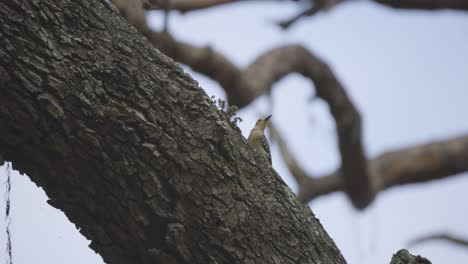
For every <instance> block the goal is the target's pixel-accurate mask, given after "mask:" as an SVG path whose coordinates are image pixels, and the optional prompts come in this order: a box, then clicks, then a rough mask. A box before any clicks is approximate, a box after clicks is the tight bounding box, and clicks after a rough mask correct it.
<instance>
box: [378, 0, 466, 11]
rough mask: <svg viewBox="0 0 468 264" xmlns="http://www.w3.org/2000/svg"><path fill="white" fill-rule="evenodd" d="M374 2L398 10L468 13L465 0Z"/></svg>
mask: <svg viewBox="0 0 468 264" xmlns="http://www.w3.org/2000/svg"><path fill="white" fill-rule="evenodd" d="M374 1H375V2H377V3H379V4H382V5H386V6H389V7H392V8H398V9H421V10H441V9H452V10H465V11H468V1H466V0H401V1H395V0H374Z"/></svg>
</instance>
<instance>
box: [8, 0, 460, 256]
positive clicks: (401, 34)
mask: <svg viewBox="0 0 468 264" xmlns="http://www.w3.org/2000/svg"><path fill="white" fill-rule="evenodd" d="M298 11H299V8H298V6H297V5H295V4H293V3H283V2H281V3H275V2H269V1H268V2H263V3H262V2H261V1H258V2H253V3H239V4H235V5H226V6H224V7H219V8H214V9H210V10H206V11H200V12H193V13H190V14H187V15H184V16H182V15H177V14H173V15H172V16H171V20H170V30H171V32H172V33H173V34H174V35H175V36H176V37H177V38H179V39H181V40H184V41H187V42H190V43H193V44H197V45H210V46H211V47H212V48H214V49H215V50H217V51H220V52H222V53H223V54H225V55H226V56H227V57H229V58H230V59H231V60H232V61H233V62H235V63H236V64H238V65H239V66H241V67H243V66H246V65H248V64H249V63H250V62H251V61H253V60H254V59H255V58H256V57H257V56H258V55H260V54H261V53H263V52H265V51H267V50H269V49H271V48H274V47H278V46H280V45H286V44H291V43H299V44H302V45H304V46H305V47H307V48H308V49H309V50H310V51H312V52H313V53H315V54H316V55H318V56H320V57H321V58H323V59H324V60H325V61H326V62H327V63H328V64H329V65H330V66H331V67H332V69H333V71H334V72H335V74H336V76H337V77H338V78H339V80H340V81H341V82H342V83H343V85H344V86H345V88H346V89H347V92H348V94H349V95H350V97H351V98H352V100H353V102H354V103H355V104H356V106H357V107H358V108H359V110H360V112H361V115H362V117H363V141H364V145H365V150H366V153H367V155H368V156H369V157H374V156H376V155H379V154H380V153H383V152H385V151H391V150H395V149H398V148H401V147H405V146H409V145H413V144H419V143H425V142H430V141H432V140H440V139H446V138H450V137H453V136H457V135H462V134H467V133H468V121H467V119H466V113H468V104H467V103H466V101H467V99H468V45H467V44H468V14H466V13H461V12H453V11H438V12H424V11H408V10H394V9H389V8H386V7H383V6H380V5H376V4H373V3H371V2H366V1H357V2H353V3H347V4H342V5H340V6H338V7H337V8H334V9H332V10H331V11H329V12H327V13H321V14H318V15H316V16H315V17H313V18H306V19H303V20H301V21H300V22H298V23H297V24H296V25H294V26H293V27H292V28H291V29H289V30H288V31H282V30H280V29H279V28H278V27H276V26H275V25H274V22H275V21H278V20H281V19H285V18H288V17H289V16H291V15H294V14H295V13H296V12H298ZM149 18H150V22H151V25H152V26H153V27H154V28H160V26H161V16H160V15H159V14H158V13H156V12H155V13H152V14H150V16H149ZM184 69H186V70H187V72H189V73H190V74H191V75H192V76H193V77H194V78H195V79H196V80H197V81H198V82H199V83H200V86H201V87H202V88H204V89H205V90H206V92H207V93H208V95H210V96H211V95H214V96H216V97H217V98H225V95H224V92H223V90H222V89H221V88H220V87H219V85H218V84H217V83H215V82H213V81H211V80H209V79H208V78H206V77H205V76H202V75H200V74H196V73H194V72H192V71H191V70H190V69H188V68H187V67H184ZM311 95H313V84H312V83H311V82H310V81H308V80H306V79H304V78H302V77H300V76H299V75H294V74H293V75H290V76H288V77H286V78H284V79H282V80H281V81H280V82H278V83H277V84H275V87H274V89H273V103H274V106H275V107H274V109H273V113H272V114H273V121H274V122H275V123H276V125H277V126H278V127H279V130H280V132H282V135H283V136H284V137H285V139H286V140H287V142H288V144H289V146H290V147H291V149H292V150H293V152H294V155H295V156H296V157H297V158H298V160H299V162H300V164H301V166H303V168H304V169H305V170H306V171H308V172H310V173H312V174H314V175H323V174H326V173H327V172H330V171H332V170H334V169H335V168H336V167H337V166H339V154H338V149H337V144H336V137H335V127H334V123H333V121H332V119H331V117H330V114H329V112H328V107H327V106H326V104H324V103H323V102H321V101H315V102H310V101H308V100H307V99H308V98H310V96H311ZM269 109H270V107H269V101H268V100H267V99H266V98H265V97H261V98H259V99H257V100H256V101H255V102H253V103H252V104H251V105H250V106H249V107H247V108H245V109H242V110H241V111H239V112H238V115H239V116H240V117H242V118H243V119H244V121H243V122H242V123H241V124H240V125H239V126H240V128H241V129H242V131H243V134H244V136H247V135H248V131H249V130H250V129H251V128H252V127H253V125H254V122H255V120H256V119H257V118H258V116H263V115H267V114H270V112H269ZM272 150H273V164H274V165H273V167H274V169H275V170H277V171H278V173H279V174H280V175H281V176H282V177H283V179H284V180H285V181H286V183H287V184H288V185H289V186H290V187H291V188H292V189H293V190H294V191H296V190H297V186H296V183H295V182H294V180H293V179H292V178H291V176H290V174H289V172H288V170H287V168H286V167H285V165H284V164H283V163H282V161H281V158H280V154H279V152H278V149H277V146H276V145H273V146H272ZM467 176H468V174H464V175H460V176H456V177H451V178H448V179H444V180H440V181H433V182H430V183H425V184H417V185H408V186H404V187H397V188H392V189H390V190H388V191H385V192H383V193H380V194H379V195H378V197H377V199H376V201H375V202H374V203H373V204H372V205H371V206H370V207H369V208H368V209H366V210H364V211H356V210H355V209H353V207H352V206H351V204H350V202H349V201H348V198H347V197H346V196H345V195H344V194H342V193H335V194H331V195H328V196H325V197H322V198H319V199H316V200H314V201H313V202H311V203H310V204H309V205H310V206H311V208H312V210H313V212H314V213H315V215H316V216H317V217H318V218H319V219H320V222H321V223H322V224H323V225H324V227H325V229H326V231H327V232H328V233H329V235H330V236H331V237H332V239H333V240H334V241H335V242H336V244H337V246H338V248H339V249H340V250H341V252H342V254H343V255H344V257H345V259H346V260H347V262H348V263H350V264H371V263H372V264H375V263H389V262H390V259H391V256H392V254H393V253H395V252H396V251H397V250H398V249H400V248H404V247H406V246H407V243H408V241H410V240H411V239H413V238H415V237H417V236H420V235H424V234H428V233H432V232H440V231H448V232H452V233H454V234H458V235H460V236H464V237H466V238H468V210H467V209H468V205H467V204H465V203H464V202H463V201H466V200H467V199H468V193H467V192H466V190H467V187H468V177H467ZM5 179H6V167H5V166H3V167H0V182H4V181H5ZM4 189H5V188H4V185H3V184H0V195H3V194H4ZM11 195H12V197H11V200H12V225H11V229H12V234H13V257H14V261H15V263H16V264H26V263H49V264H55V263H69V264H75V263H76V264H78V263H80V264H81V263H89V264H90V263H96V264H98V263H103V261H102V258H101V257H100V256H99V255H97V254H96V253H95V252H94V251H92V250H91V249H89V248H88V245H89V241H88V240H86V239H85V238H84V237H83V236H82V235H81V234H80V233H79V232H78V230H77V229H76V227H75V226H74V225H73V224H72V223H70V222H69V221H68V220H67V218H66V216H65V215H64V214H63V213H62V212H61V211H59V210H56V209H54V208H52V207H50V206H49V205H48V204H47V203H46V200H47V196H46V195H45V193H44V191H43V190H42V189H41V188H38V187H37V186H36V185H35V184H34V183H32V182H31V181H30V180H29V178H28V177H27V176H25V175H22V176H21V175H18V174H17V173H16V172H14V171H13V172H12V193H11ZM4 206H5V204H4V203H0V212H4ZM0 219H3V216H2V215H0ZM4 230H5V223H4V222H3V221H0V251H2V250H3V249H4V248H5V238H6V236H5V231H4ZM410 251H411V252H412V253H413V254H420V255H422V256H425V257H427V258H429V259H430V260H431V261H432V263H434V264H437V263H468V249H464V248H461V247H458V246H455V245H451V244H447V243H444V242H431V243H426V244H421V245H419V246H415V247H412V248H410Z"/></svg>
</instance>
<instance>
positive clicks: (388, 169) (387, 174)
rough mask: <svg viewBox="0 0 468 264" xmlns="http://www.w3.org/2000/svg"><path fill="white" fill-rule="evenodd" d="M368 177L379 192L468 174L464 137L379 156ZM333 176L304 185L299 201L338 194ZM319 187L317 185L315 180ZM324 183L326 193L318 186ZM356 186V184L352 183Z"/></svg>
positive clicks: (467, 141)
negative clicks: (319, 181) (372, 180)
mask: <svg viewBox="0 0 468 264" xmlns="http://www.w3.org/2000/svg"><path fill="white" fill-rule="evenodd" d="M368 164H369V166H370V167H371V169H370V171H371V177H372V178H373V179H374V182H376V183H378V185H377V186H376V188H377V189H378V190H380V191H382V190H385V189H389V188H391V187H394V186H399V185H404V184H411V183H421V182H426V181H431V180H436V179H443V178H447V177H450V176H453V175H456V174H459V173H462V172H466V171H468V135H464V136H460V137H455V138H452V139H448V140H443V141H438V142H433V143H429V144H422V145H416V146H412V147H407V148H403V149H400V150H397V151H393V152H388V153H385V154H382V155H380V156H378V157H376V158H374V159H372V160H370V161H368ZM340 173H341V172H340V171H339V170H337V171H336V172H334V173H332V174H329V175H326V176H322V177H320V178H315V179H314V178H310V179H308V180H307V181H306V182H305V186H304V188H303V190H304V191H303V192H302V193H300V195H299V199H300V200H301V201H303V202H308V201H311V200H312V199H314V198H316V197H318V196H320V195H323V194H328V193H330V192H334V191H339V190H341V187H340V182H339V180H337V179H340V177H339V176H337V175H339V174H340ZM319 179H320V180H321V181H322V182H321V183H317V181H318V180H319ZM323 182H326V183H327V184H326V185H327V188H326V190H328V191H330V192H323V187H321V186H318V185H320V184H324V183H323ZM356 184H359V183H358V182H356Z"/></svg>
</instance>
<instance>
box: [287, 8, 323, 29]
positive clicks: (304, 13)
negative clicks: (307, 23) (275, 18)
mask: <svg viewBox="0 0 468 264" xmlns="http://www.w3.org/2000/svg"><path fill="white" fill-rule="evenodd" d="M318 11H320V7H319V6H318V5H313V6H311V7H309V8H308V9H305V10H304V11H302V12H300V13H299V14H297V15H295V16H293V17H291V18H288V19H286V20H283V21H281V22H278V26H280V27H281V28H282V29H288V28H289V27H290V26H291V25H292V24H294V23H296V22H297V21H299V20H300V19H301V18H303V17H305V16H312V15H315V13H317V12H318Z"/></svg>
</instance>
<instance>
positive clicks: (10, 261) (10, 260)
mask: <svg viewBox="0 0 468 264" xmlns="http://www.w3.org/2000/svg"><path fill="white" fill-rule="evenodd" d="M6 175H7V180H6V182H5V203H6V204H5V229H6V236H7V242H6V261H5V263H6V264H13V256H12V254H11V252H12V250H11V249H12V247H11V229H10V225H11V215H10V209H11V207H10V204H11V195H10V194H11V163H10V162H7V163H6Z"/></svg>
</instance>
